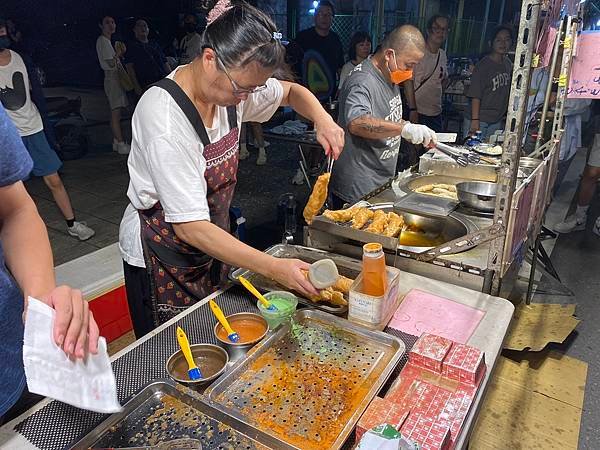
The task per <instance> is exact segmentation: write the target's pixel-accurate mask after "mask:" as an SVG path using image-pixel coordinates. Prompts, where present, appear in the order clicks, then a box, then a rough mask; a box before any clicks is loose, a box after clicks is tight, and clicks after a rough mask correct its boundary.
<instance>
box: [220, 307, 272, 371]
mask: <svg viewBox="0 0 600 450" xmlns="http://www.w3.org/2000/svg"><path fill="white" fill-rule="evenodd" d="M227 321H228V322H229V325H230V326H231V328H233V330H234V331H235V332H236V333H237V334H238V335H239V337H240V340H239V341H238V342H231V341H230V340H229V338H228V337H227V332H226V331H225V328H223V326H222V325H221V324H220V323H218V322H217V324H216V325H215V329H214V333H215V336H216V338H217V341H218V343H219V345H220V346H221V347H223V348H224V349H225V350H226V351H227V353H228V354H229V360H230V361H236V360H238V359H240V358H241V357H242V356H244V355H245V354H246V353H247V352H248V350H250V349H251V348H252V347H254V344H256V343H257V342H259V341H260V340H261V339H262V338H264V337H265V335H266V334H267V332H268V331H269V325H268V324H267V321H266V320H265V319H264V318H263V317H262V316H261V315H259V314H254V313H238V314H232V315H230V316H227Z"/></svg>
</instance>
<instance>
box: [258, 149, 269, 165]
mask: <svg viewBox="0 0 600 450" xmlns="http://www.w3.org/2000/svg"><path fill="white" fill-rule="evenodd" d="M266 163H267V152H266V151H265V149H264V148H259V149H258V158H257V159H256V165H257V166H264V165H265V164H266Z"/></svg>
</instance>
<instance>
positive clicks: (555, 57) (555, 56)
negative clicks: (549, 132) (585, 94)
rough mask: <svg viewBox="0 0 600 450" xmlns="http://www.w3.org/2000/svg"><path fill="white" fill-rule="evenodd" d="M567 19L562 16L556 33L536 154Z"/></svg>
mask: <svg viewBox="0 0 600 450" xmlns="http://www.w3.org/2000/svg"><path fill="white" fill-rule="evenodd" d="M564 24H565V19H564V18H562V19H561V21H560V26H559V28H558V32H557V33H556V41H555V42H554V49H553V50H552V63H551V64H550V74H549V76H548V86H546V96H545V97H544V107H543V108H542V118H541V119H540V127H539V130H538V136H537V139H536V140H535V148H534V150H533V153H534V154H536V153H537V151H538V150H539V148H540V145H542V140H543V139H544V130H545V128H546V117H547V116H548V109H549V108H550V96H551V95H552V84H553V82H554V71H555V70H556V62H557V60H558V53H559V50H560V43H561V37H562V34H563V27H564Z"/></svg>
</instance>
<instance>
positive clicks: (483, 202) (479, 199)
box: [456, 181, 497, 212]
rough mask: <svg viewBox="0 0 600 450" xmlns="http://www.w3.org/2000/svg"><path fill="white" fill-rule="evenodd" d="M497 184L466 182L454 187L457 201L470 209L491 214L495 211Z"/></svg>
mask: <svg viewBox="0 0 600 450" xmlns="http://www.w3.org/2000/svg"><path fill="white" fill-rule="evenodd" d="M496 191H497V184H496V183H489V182H487V181H467V182H465V183H458V184H457V185H456V193H457V195H458V200H459V201H460V202H461V203H463V204H464V205H465V206H468V207H470V208H473V209H476V210H479V211H485V212H493V211H494V210H495V209H496Z"/></svg>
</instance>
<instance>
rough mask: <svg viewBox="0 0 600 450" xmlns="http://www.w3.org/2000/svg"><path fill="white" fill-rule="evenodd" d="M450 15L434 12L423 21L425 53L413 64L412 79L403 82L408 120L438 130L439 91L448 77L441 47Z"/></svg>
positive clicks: (446, 59) (439, 115)
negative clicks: (424, 26)
mask: <svg viewBox="0 0 600 450" xmlns="http://www.w3.org/2000/svg"><path fill="white" fill-rule="evenodd" d="M449 30H450V19H449V18H448V17H447V16H444V15H441V14H436V15H434V16H432V17H431V18H430V19H429V20H428V21H427V30H426V36H427V37H426V40H425V46H426V47H425V56H424V57H423V59H422V60H421V61H420V62H419V64H417V65H416V67H415V70H414V74H413V78H412V80H408V81H407V82H406V83H404V87H405V93H406V100H407V103H408V108H409V120H410V121H411V122H412V123H420V124H423V125H426V126H428V127H429V128H431V129H432V130H434V131H436V132H441V131H442V93H443V90H444V87H445V86H444V85H445V82H446V80H447V79H448V68H447V65H448V58H447V56H446V51H445V50H444V49H443V48H442V45H444V42H446V38H447V37H448V31H449Z"/></svg>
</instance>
